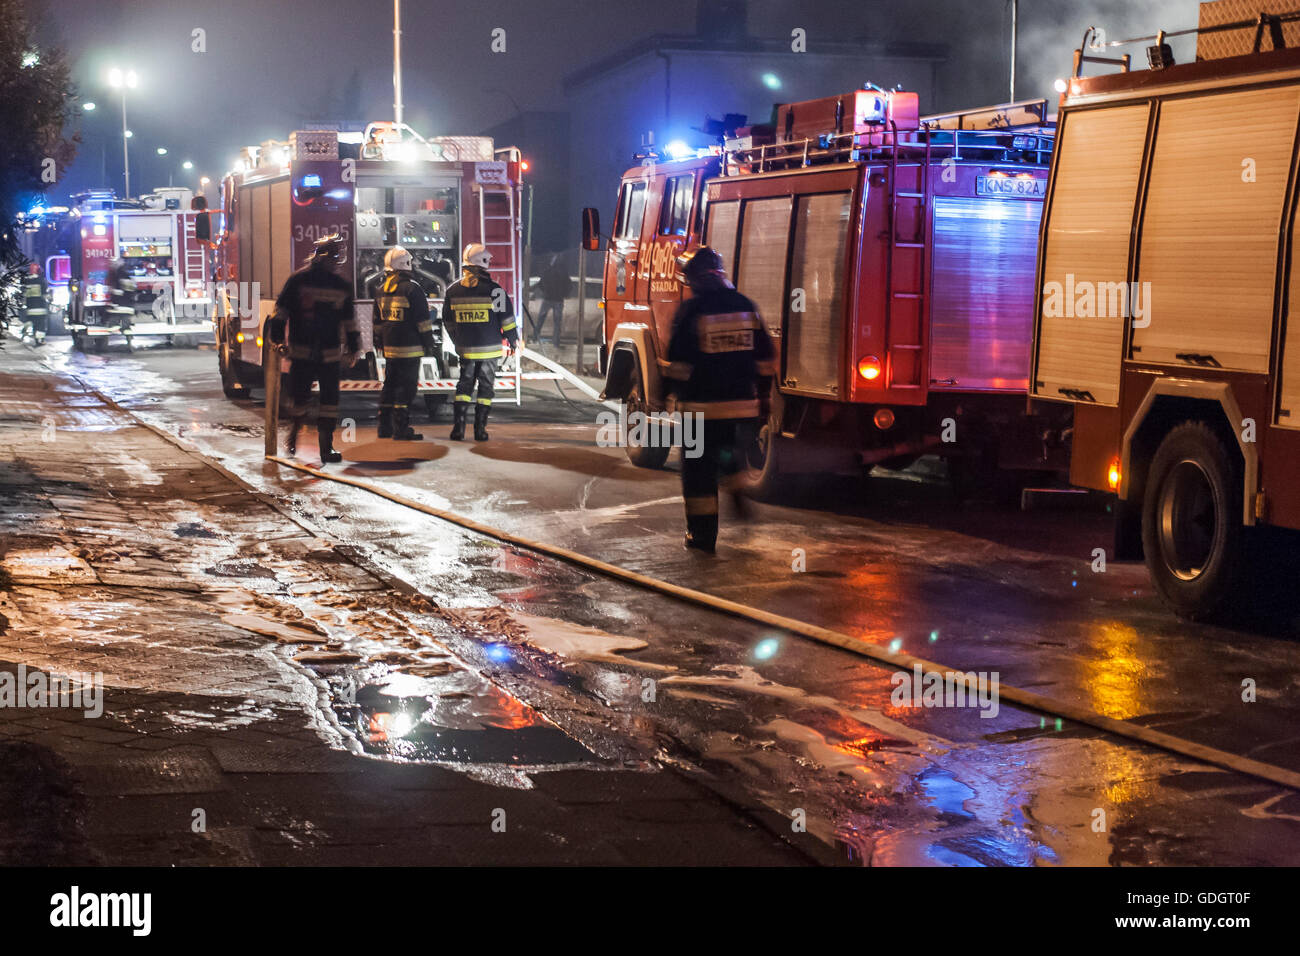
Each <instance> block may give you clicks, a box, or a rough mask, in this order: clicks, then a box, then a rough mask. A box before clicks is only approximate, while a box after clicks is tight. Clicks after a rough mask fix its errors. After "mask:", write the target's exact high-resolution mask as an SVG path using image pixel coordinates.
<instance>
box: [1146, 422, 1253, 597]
mask: <svg viewBox="0 0 1300 956" xmlns="http://www.w3.org/2000/svg"><path fill="white" fill-rule="evenodd" d="M1241 507H1242V506H1241V465H1240V463H1239V462H1238V461H1237V457H1236V455H1234V454H1233V453H1232V452H1230V451H1229V450H1228V448H1227V447H1226V446H1225V445H1224V443H1223V441H1222V440H1221V439H1220V438H1219V436H1218V435H1216V434H1215V433H1214V431H1213V430H1212V429H1211V428H1210V427H1209V426H1208V425H1206V424H1205V423H1204V422H1183V423H1182V424H1181V425H1178V426H1177V427H1176V428H1174V429H1173V430H1172V431H1170V432H1169V434H1168V435H1166V436H1165V439H1164V441H1162V442H1161V443H1160V447H1159V448H1158V449H1157V450H1156V454H1155V457H1154V458H1153V459H1152V460H1151V468H1150V471H1149V472H1148V474H1147V483H1146V498H1145V500H1144V501H1143V506H1142V547H1143V550H1144V551H1145V552H1146V562H1147V568H1148V570H1149V571H1150V572H1151V581H1152V583H1153V584H1154V585H1155V588H1156V591H1157V592H1158V593H1159V594H1160V596H1161V598H1163V599H1164V601H1165V603H1167V604H1168V605H1169V606H1170V607H1171V608H1172V609H1173V610H1174V611H1175V612H1176V613H1177V614H1179V615H1180V616H1182V617H1186V618H1189V619H1192V620H1204V619H1209V618H1213V617H1216V616H1218V615H1219V614H1220V613H1222V612H1223V611H1225V610H1227V608H1228V607H1229V605H1230V604H1231V603H1233V602H1234V600H1235V599H1237V598H1239V597H1240V596H1241V595H1240V587H1239V586H1238V585H1239V584H1240V583H1241V582H1242V581H1243V580H1244V575H1243V573H1242V572H1243V564H1244V561H1243V558H1244V549H1243V537H1244V535H1243V532H1244V530H1245V529H1244V528H1243V527H1242V523H1241V513H1242V512H1241Z"/></svg>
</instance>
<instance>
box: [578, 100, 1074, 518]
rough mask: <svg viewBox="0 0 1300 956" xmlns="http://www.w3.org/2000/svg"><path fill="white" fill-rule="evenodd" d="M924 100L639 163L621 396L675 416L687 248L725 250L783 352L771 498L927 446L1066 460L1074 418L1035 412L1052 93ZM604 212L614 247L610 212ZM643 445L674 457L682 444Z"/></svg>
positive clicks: (655, 458)
mask: <svg viewBox="0 0 1300 956" xmlns="http://www.w3.org/2000/svg"><path fill="white" fill-rule="evenodd" d="M918 112H919V111H918V109H917V97H916V94H913V93H904V92H898V91H892V92H886V91H882V90H879V89H877V88H874V87H870V86H868V87H865V88H863V89H861V90H857V91H854V92H852V93H848V94H846V95H843V96H836V97H830V98H827V99H823V100H813V101H808V102H802V103H793V104H786V105H781V106H779V107H778V110H777V114H776V115H777V123H776V127H775V128H773V127H770V126H753V127H745V128H741V129H739V130H737V131H735V135H733V136H732V137H731V138H730V139H727V140H726V141H725V146H723V147H715V148H714V149H713V150H711V151H708V154H705V152H706V151H701V153H702V155H700V156H699V157H697V158H695V159H685V160H679V161H673V162H658V161H657V159H656V157H654V156H653V154H652V155H651V156H649V157H648V158H647V160H646V162H645V163H644V165H641V166H639V167H636V168H633V169H630V170H629V171H628V172H627V173H626V174H625V175H624V177H623V182H622V187H621V191H620V193H619V198H618V210H617V213H616V215H615V220H614V224H613V230H612V233H611V236H610V239H609V245H608V250H607V253H606V257H605V274H604V290H603V303H602V305H603V307H604V309H605V323H604V332H605V340H604V341H605V344H604V346H603V348H602V350H601V359H602V367H603V370H604V372H605V375H606V383H605V394H606V396H607V397H609V398H612V399H618V400H622V401H623V402H625V403H626V404H627V405H628V406H629V407H630V409H631V410H642V411H644V412H647V413H654V412H657V411H660V410H661V408H660V406H659V405H658V403H657V397H658V395H659V386H660V375H661V371H662V369H663V368H664V366H665V365H666V364H667V363H666V355H665V350H666V343H667V341H668V336H669V332H670V328H671V322H672V318H673V313H674V311H675V310H676V308H677V306H678V304H679V303H680V301H681V298H682V289H681V286H680V284H679V283H678V281H677V278H676V274H675V273H676V270H675V261H676V258H677V256H678V255H679V254H680V253H681V252H682V251H683V250H685V249H687V248H688V247H691V246H694V245H698V244H708V245H710V246H712V247H713V248H714V249H716V250H717V251H718V252H719V253H720V254H721V255H722V258H723V260H724V262H725V263H726V266H727V272H728V274H729V275H730V276H731V277H732V279H733V280H734V281H735V283H736V286H737V288H738V289H740V291H741V292H743V293H744V294H745V295H747V296H749V297H750V298H751V299H753V300H754V301H755V303H756V304H757V305H758V307H759V311H760V313H761V315H762V316H763V318H764V319H765V321H766V322H767V325H768V328H769V330H770V331H771V333H772V335H773V337H774V339H775V340H776V342H777V344H778V347H779V351H780V356H779V372H778V375H777V378H776V385H775V387H776V392H777V394H776V395H774V396H773V403H772V406H773V412H772V417H771V420H770V421H769V422H767V423H766V425H765V426H764V427H763V428H762V429H761V432H760V434H759V436H758V441H757V443H756V445H755V448H754V450H753V460H752V462H751V464H752V465H753V466H754V467H755V468H756V469H758V470H759V476H758V479H757V482H758V483H757V490H758V491H759V492H760V493H765V494H772V493H774V492H776V491H777V490H778V488H779V487H781V486H783V485H784V484H785V481H784V479H785V477H786V476H789V475H791V474H793V473H798V472H819V473H824V472H826V471H828V470H829V471H839V472H858V473H860V472H861V470H862V469H863V468H864V467H868V468H869V467H871V466H873V465H877V464H881V465H887V466H894V467H898V466H902V465H904V464H906V463H908V462H910V461H912V460H914V459H916V458H917V457H919V456H921V455H923V454H926V453H938V454H941V455H942V456H944V457H945V458H946V459H947V460H948V461H949V463H950V467H951V469H952V471H953V473H954V475H955V476H960V477H962V478H964V479H971V478H974V477H975V476H977V475H984V474H985V473H987V472H991V471H992V469H993V468H994V467H997V466H998V465H1000V466H1002V467H1015V468H1022V469H1035V470H1036V469H1050V468H1054V467H1059V466H1060V465H1063V463H1064V451H1063V448H1062V447H1061V446H1062V444H1063V442H1064V441H1065V440H1066V439H1065V436H1064V433H1065V432H1066V430H1067V425H1068V415H1062V414H1060V413H1059V412H1056V414H1054V415H1053V414H1050V413H1051V412H1053V411H1055V410H1049V415H1048V416H1046V417H1039V418H1028V417H1026V415H1025V401H1026V389H1027V386H1028V380H1029V353H1030V340H1031V335H1032V328H1033V282H1034V268H1035V261H1036V260H1035V251H1036V248H1037V242H1038V226H1039V218H1040V214H1041V211H1042V200H1043V197H1044V195H1045V193H1046V183H1047V164H1048V160H1049V158H1050V154H1051V149H1052V144H1053V136H1054V127H1053V125H1052V123H1051V121H1050V120H1049V117H1048V116H1047V104H1046V101H1032V102H1022V103H1010V104H1005V105H1002V106H995V107H988V108H985V109H980V110H970V111H966V112H962V113H954V114H949V115H943V116H931V117H926V118H921V117H920V116H919V115H918ZM583 220H584V243H585V244H586V246H587V248H591V249H595V248H598V241H599V240H598V235H597V233H598V229H599V224H598V219H597V217H596V215H595V211H594V210H587V211H586V212H585V214H584V217H583ZM628 453H629V457H631V459H632V461H633V462H635V463H637V464H640V465H645V466H648V467H657V466H659V465H662V464H663V462H664V460H665V458H666V456H667V453H668V452H667V449H666V448H663V447H629V450H628ZM1058 459H1059V463H1058Z"/></svg>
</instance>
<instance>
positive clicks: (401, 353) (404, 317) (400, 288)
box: [375, 246, 434, 441]
mask: <svg viewBox="0 0 1300 956" xmlns="http://www.w3.org/2000/svg"><path fill="white" fill-rule="evenodd" d="M414 265H415V264H414V262H413V261H412V259H411V254H410V253H409V252H407V251H406V250H405V249H403V248H402V247H401V246H394V247H393V248H392V249H389V250H388V252H387V254H386V255H385V256H384V267H385V269H386V270H387V271H386V272H385V273H384V277H383V281H382V282H381V283H380V285H379V288H378V289H377V290H376V294H375V318H376V320H377V321H376V323H375V327H376V329H377V330H378V331H379V333H380V335H381V336H382V338H381V341H382V342H383V349H384V362H385V369H384V390H383V392H381V393H380V396H379V437H380V438H396V439H397V440H398V441H423V440H424V436H423V435H419V434H417V433H416V432H415V431H414V430H412V428H411V402H412V401H413V400H414V399H415V393H416V390H417V389H418V387H419V381H420V359H421V358H423V357H424V356H426V355H433V353H434V344H433V321H432V319H431V318H430V316H429V300H428V298H427V297H426V296H425V294H424V290H423V289H421V288H420V285H419V283H417V282H416V281H415V276H414V272H413V270H414Z"/></svg>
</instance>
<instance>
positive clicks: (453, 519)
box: [266, 455, 1300, 790]
mask: <svg viewBox="0 0 1300 956" xmlns="http://www.w3.org/2000/svg"><path fill="white" fill-rule="evenodd" d="M266 457H267V460H268V461H273V462H275V463H276V464H279V465H283V466H284V467H286V468H292V469H294V470H295V471H300V472H304V473H306V474H309V475H314V476H315V477H317V478H321V479H324V480H325V481H333V482H337V483H339V484H343V485H351V486H352V487H354V488H360V489H361V490H362V491H366V492H369V493H370V494H373V495H377V496H379V497H381V498H384V499H387V500H388V501H391V502H393V503H394V504H398V505H401V506H403V507H405V508H411V509H413V510H415V511H419V512H422V513H423V514H426V515H429V516H431V517H434V518H438V519H441V520H443V521H447V522H450V523H451V524H454V525H458V526H460V527H462V528H464V529H466V530H468V531H472V532H475V533H476V534H481V535H484V536H486V537H489V538H494V539H496V540H497V541H502V542H505V543H506V544H510V545H514V546H515V547H518V548H523V549H524V550H527V551H533V552H536V553H538V554H545V555H548V556H549V557H552V558H555V559H557V560H560V561H564V562H566V563H568V564H572V565H576V566H578V567H581V568H585V569H587V570H590V571H595V572H597V573H598V574H603V575H605V576H606V577H610V578H613V579H615V580H618V581H623V582H625V583H627V584H631V585H633V586H635V587H640V588H645V589H647V590H651V591H656V592H658V593H660V594H665V595H668V596H669V597H673V598H677V599H678V600H681V601H686V602H689V603H691V604H695V605H698V606H700V607H705V608H709V609H711V610H714V611H718V612H720V613H722V614H729V615H731V616H733V617H738V618H743V619H744V620H747V621H753V622H755V623H757V624H762V625H765V626H767V627H773V628H777V629H779V630H782V631H786V632H788V633H790V634H797V635H799V636H801V637H806V638H808V639H810V640H813V641H817V642H818V643H821V644H829V645H831V646H833V647H838V648H840V649H841V650H845V651H848V652H849V653H851V654H857V655H858V656H859V657H866V658H869V659H871V660H873V661H877V662H878V663H881V664H884V665H886V666H888V667H891V668H896V669H899V670H904V671H915V670H916V669H917V668H919V669H920V670H921V672H922V673H924V674H931V673H933V674H941V675H942V674H950V673H952V672H953V671H954V670H955V669H954V668H951V667H945V666H944V665H942V664H938V663H935V662H933V661H927V660H924V659H923V658H920V657H914V656H912V655H911V654H899V653H895V652H893V651H890V650H887V649H885V648H883V647H878V646H876V645H874V644H870V643H867V642H866V641H862V640H859V639H858V638H855V637H853V636H852V635H850V634H845V633H843V632H841V631H834V630H830V629H829V628H824V627H817V626H816V625H814V624H808V623H806V622H804V621H798V620H795V619H794V618H790V617H785V616H783V615H780V614H773V613H771V612H770V611H764V610H762V609H760V608H755V607H750V606H749V605H746V604H740V603H738V602H736V601H729V600H727V599H726V598H721V597H717V596H716V595H713V594H707V593H705V592H704V591H697V590H695V589H694V588H687V587H682V586H681V585H678V584H672V583H670V582H668V581H661V580H659V579H658V578H652V577H650V576H648V575H645V574H640V573H638V572H636V571H630V570H628V569H627V568H623V567H619V566H618V565H614V564H610V563H608V562H606V561H601V560H600V559H598V558H593V557H590V556H588V555H585V554H581V553H579V552H577V551H572V550H570V549H568V548H561V547H558V546H556V545H553V544H547V543H545V542H543V541H534V540H532V539H530V538H524V537H521V536H520V535H517V534H511V533H510V532H509V531H503V530H502V529H500V528H494V527H491V526H490V525H485V524H482V523H480V522H478V521H474V520H473V519H471V518H466V517H464V516H463V515H458V514H456V513H455V512H452V511H445V510H443V509H441V508H434V507H432V506H431V505H426V504H422V503H421V502H418V501H412V500H411V499H410V498H405V497H403V496H402V495H399V494H395V493H394V492H391V491H388V490H387V489H385V488H383V487H381V486H379V485H376V484H374V483H372V482H369V481H362V480H360V479H356V478H349V477H347V476H345V475H336V474H330V473H328V472H324V471H321V470H320V469H318V468H312V467H311V466H310V465H305V464H303V463H301V462H297V461H291V460H290V459H287V458H282V457H280V456H278V455H267V456H266ZM998 697H999V699H1000V700H1001V701H1003V702H1007V701H1009V702H1011V703H1013V704H1017V705H1019V706H1021V707H1024V708H1026V709H1028V710H1032V711H1036V712H1038V713H1042V714H1048V715H1051V716H1053V717H1062V718H1065V719H1066V720H1071V721H1074V722H1075V723H1077V724H1083V725H1085V726H1088V727H1094V728H1096V729H1098V730H1101V731H1105V732H1106V733H1108V734H1113V735H1115V736H1117V737H1123V738H1125V739H1127V740H1133V741H1137V742H1139V743H1143V744H1147V745H1148V746H1151V747H1156V748H1159V749H1161V750H1165V751H1168V752H1170V753H1175V754H1179V755H1181V756H1184V757H1190V758H1192V759H1194V760H1200V761H1203V762H1204V763H1208V764H1213V765H1214V766H1217V767H1222V768H1224V769H1226V770H1232V771H1235V772H1237V773H1241V774H1246V775H1248V776H1251V777H1257V778H1259V779H1261V780H1267V781H1269V782H1270V783H1275V784H1279V785H1281V786H1283V787H1289V788H1291V789H1292V790H1300V773H1297V772H1296V771H1294V770H1287V769H1286V768H1284V767H1278V766H1276V765H1274V764H1270V763H1264V762H1262V761H1259V760H1252V759H1250V758H1249V757H1242V756H1239V755H1237V754H1232V753H1228V752H1227V751H1223V750H1219V749H1217V748H1214V747H1207V746H1205V745H1204V744H1198V743H1195V742H1193V741H1190V740H1184V739H1183V738H1181V737H1175V736H1173V735H1172V734H1166V733H1164V732H1162V731H1159V730H1154V729H1152V728H1150V727H1143V726H1141V725H1139V724H1133V723H1129V722H1128V721H1123V720H1116V719H1115V718H1113V717H1105V716H1103V715H1101V714H1098V713H1095V712H1094V711H1091V710H1089V709H1088V708H1086V707H1080V706H1078V705H1076V704H1072V703H1069V702H1068V701H1062V700H1057V699H1055V698H1052V697H1044V696H1043V695H1041V694H1035V693H1033V692H1031V691H1027V690H1021V689H1019V688H1016V687H1009V686H1007V685H1005V684H1002V685H1000V686H999V688H998Z"/></svg>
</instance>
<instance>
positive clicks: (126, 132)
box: [122, 129, 135, 139]
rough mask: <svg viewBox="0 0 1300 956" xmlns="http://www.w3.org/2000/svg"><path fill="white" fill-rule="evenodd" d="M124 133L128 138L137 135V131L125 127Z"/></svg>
mask: <svg viewBox="0 0 1300 956" xmlns="http://www.w3.org/2000/svg"><path fill="white" fill-rule="evenodd" d="M122 135H123V136H125V137H126V138H127V139H130V138H131V137H132V136H134V135H135V133H133V132H131V131H130V130H129V129H124V130H122Z"/></svg>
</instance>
